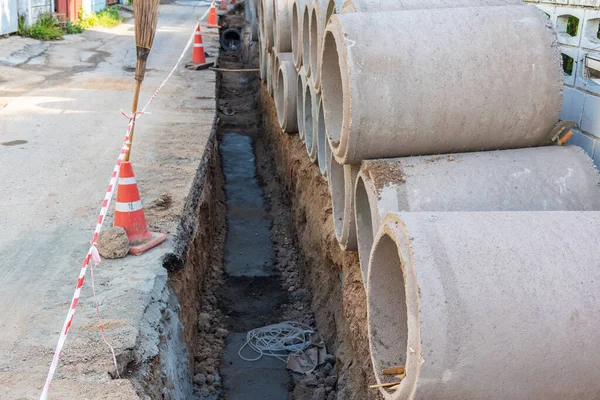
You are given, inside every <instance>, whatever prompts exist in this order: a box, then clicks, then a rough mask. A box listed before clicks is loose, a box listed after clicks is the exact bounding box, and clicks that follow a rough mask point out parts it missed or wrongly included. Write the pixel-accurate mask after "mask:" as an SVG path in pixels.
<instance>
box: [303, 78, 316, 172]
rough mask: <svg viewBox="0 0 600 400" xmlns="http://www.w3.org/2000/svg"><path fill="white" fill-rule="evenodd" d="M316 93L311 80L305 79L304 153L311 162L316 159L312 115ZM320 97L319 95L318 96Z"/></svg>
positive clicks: (314, 113)
mask: <svg viewBox="0 0 600 400" xmlns="http://www.w3.org/2000/svg"><path fill="white" fill-rule="evenodd" d="M317 96H318V93H317V92H316V91H315V88H314V86H313V84H312V80H311V79H310V78H309V79H306V86H305V87H304V107H303V111H304V144H305V146H306V153H307V154H308V158H310V161H311V162H313V163H314V162H316V161H317V135H316V132H315V121H314V115H316V112H315V104H316V103H317V102H318V100H319V98H318V97H317ZM319 97H320V96H319Z"/></svg>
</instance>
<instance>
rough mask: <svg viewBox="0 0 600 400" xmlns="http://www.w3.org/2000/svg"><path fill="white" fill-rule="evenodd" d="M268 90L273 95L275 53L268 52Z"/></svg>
mask: <svg viewBox="0 0 600 400" xmlns="http://www.w3.org/2000/svg"><path fill="white" fill-rule="evenodd" d="M267 92H268V93H269V96H271V97H273V54H272V53H267Z"/></svg>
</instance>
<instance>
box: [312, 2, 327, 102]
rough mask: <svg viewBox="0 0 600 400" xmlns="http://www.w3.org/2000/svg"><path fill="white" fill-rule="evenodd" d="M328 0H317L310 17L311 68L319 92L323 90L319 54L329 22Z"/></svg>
mask: <svg viewBox="0 0 600 400" xmlns="http://www.w3.org/2000/svg"><path fill="white" fill-rule="evenodd" d="M327 6H328V3H327V0H315V2H314V4H313V9H312V12H311V17H310V25H309V30H310V38H309V48H310V70H311V71H314V72H313V74H312V80H313V84H314V85H315V89H316V90H317V92H320V91H321V74H320V73H319V71H320V70H321V60H320V57H319V54H321V45H322V43H323V31H325V25H326V23H327V20H326V19H325V18H326V14H327Z"/></svg>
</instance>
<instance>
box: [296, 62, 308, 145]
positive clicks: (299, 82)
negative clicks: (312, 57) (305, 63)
mask: <svg viewBox="0 0 600 400" xmlns="http://www.w3.org/2000/svg"><path fill="white" fill-rule="evenodd" d="M305 87H306V73H305V72H304V68H301V69H300V72H299V73H298V78H297V79H296V119H297V120H298V134H299V135H300V139H302V140H304V88H305Z"/></svg>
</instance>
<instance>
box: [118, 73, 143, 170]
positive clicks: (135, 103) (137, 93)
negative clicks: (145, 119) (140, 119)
mask: <svg viewBox="0 0 600 400" xmlns="http://www.w3.org/2000/svg"><path fill="white" fill-rule="evenodd" d="M141 86H142V81H138V80H136V81H135V92H134V93H133V103H132V104H131V112H132V113H133V116H134V119H133V125H131V132H129V148H128V149H127V154H125V158H124V159H123V161H129V155H130V154H131V146H132V145H133V131H134V129H135V113H136V112H137V108H138V100H139V98H140V87H141Z"/></svg>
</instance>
